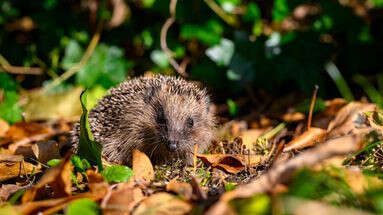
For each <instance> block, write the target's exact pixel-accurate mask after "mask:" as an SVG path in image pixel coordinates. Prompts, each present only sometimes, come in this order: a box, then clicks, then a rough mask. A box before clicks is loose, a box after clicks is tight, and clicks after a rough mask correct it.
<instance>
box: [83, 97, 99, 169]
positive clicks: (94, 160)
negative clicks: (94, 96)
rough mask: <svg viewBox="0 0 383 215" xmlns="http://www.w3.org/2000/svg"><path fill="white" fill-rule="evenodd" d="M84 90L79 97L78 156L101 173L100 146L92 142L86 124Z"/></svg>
mask: <svg viewBox="0 0 383 215" xmlns="http://www.w3.org/2000/svg"><path fill="white" fill-rule="evenodd" d="M85 92H86V90H85V91H83V92H82V93H81V95H80V102H81V107H82V114H81V118H80V139H79V144H78V156H80V157H81V158H82V159H86V160H88V161H89V162H90V163H91V164H95V165H97V166H98V169H99V170H100V171H102V169H103V167H102V162H101V150H102V145H101V144H100V143H98V142H96V141H94V140H93V136H92V132H91V130H90V127H89V122H88V110H87V109H86V94H85Z"/></svg>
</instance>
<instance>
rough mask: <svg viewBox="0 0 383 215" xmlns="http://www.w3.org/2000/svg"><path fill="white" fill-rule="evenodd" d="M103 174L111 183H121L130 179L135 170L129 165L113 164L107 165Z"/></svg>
mask: <svg viewBox="0 0 383 215" xmlns="http://www.w3.org/2000/svg"><path fill="white" fill-rule="evenodd" d="M101 174H102V176H104V178H105V180H106V181H107V182H109V183H111V182H115V183H120V182H126V181H128V180H129V179H130V177H132V176H133V170H132V169H130V168H129V167H127V166H123V165H113V166H109V167H106V168H105V169H104V170H103V171H102V172H101Z"/></svg>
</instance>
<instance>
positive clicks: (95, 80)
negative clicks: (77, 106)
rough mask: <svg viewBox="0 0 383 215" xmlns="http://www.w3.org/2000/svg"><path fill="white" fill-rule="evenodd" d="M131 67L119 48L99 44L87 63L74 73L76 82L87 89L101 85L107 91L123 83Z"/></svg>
mask: <svg viewBox="0 0 383 215" xmlns="http://www.w3.org/2000/svg"><path fill="white" fill-rule="evenodd" d="M131 66H132V64H131V63H130V62H128V61H126V60H125V58H124V56H123V50H122V49H121V48H118V47H116V46H107V45H105V44H100V45H98V46H97V47H96V48H95V50H94V52H93V55H92V57H91V58H90V59H89V61H88V63H87V64H86V65H85V66H84V67H83V68H81V69H80V71H79V72H77V73H76V82H77V83H78V84H80V85H82V86H84V87H87V88H91V87H93V86H95V85H101V86H102V87H104V88H105V89H108V88H110V87H112V86H115V85H117V84H119V83H121V82H122V81H124V80H125V78H126V73H127V71H128V69H129V68H130V67H131Z"/></svg>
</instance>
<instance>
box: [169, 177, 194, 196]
mask: <svg viewBox="0 0 383 215" xmlns="http://www.w3.org/2000/svg"><path fill="white" fill-rule="evenodd" d="M166 191H169V192H174V193H177V194H178V195H180V196H182V197H183V198H184V199H185V200H191V199H192V197H193V188H192V186H191V185H190V184H189V183H186V182H179V181H177V180H175V179H173V180H171V181H169V183H168V184H167V185H166Z"/></svg>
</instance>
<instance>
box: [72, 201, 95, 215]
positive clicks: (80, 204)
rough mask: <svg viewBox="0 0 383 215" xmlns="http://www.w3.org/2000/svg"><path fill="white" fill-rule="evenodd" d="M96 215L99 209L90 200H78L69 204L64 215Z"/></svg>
mask: <svg viewBox="0 0 383 215" xmlns="http://www.w3.org/2000/svg"><path fill="white" fill-rule="evenodd" d="M78 214H81V215H98V214H101V209H100V207H99V206H98V204H97V203H95V202H94V201H92V200H90V199H79V200H76V201H73V202H71V203H70V204H69V205H68V207H67V208H66V210H65V215H78Z"/></svg>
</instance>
